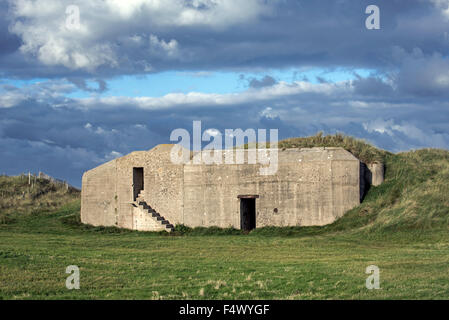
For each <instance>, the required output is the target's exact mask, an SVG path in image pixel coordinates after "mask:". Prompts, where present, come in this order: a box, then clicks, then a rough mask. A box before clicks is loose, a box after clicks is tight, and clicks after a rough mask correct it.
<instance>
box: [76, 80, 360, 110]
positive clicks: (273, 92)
mask: <svg viewBox="0 0 449 320" xmlns="http://www.w3.org/2000/svg"><path fill="white" fill-rule="evenodd" d="M352 91H353V87H352V86H351V84H350V82H339V83H334V84H332V83H320V84H312V83H309V82H304V81H297V82H293V83H291V84H289V83H286V82H279V83H277V84H275V85H273V86H271V87H263V88H260V89H249V90H247V91H244V92H241V93H227V94H217V93H201V92H189V93H186V94H185V93H170V94H167V95H165V96H162V97H118V96H114V97H102V98H99V97H92V98H83V99H77V101H78V102H79V104H80V105H82V106H85V107H88V108H96V107H97V106H99V105H103V106H110V107H115V106H123V105H134V106H137V107H138V108H142V109H148V110H157V109H169V108H173V107H178V106H196V107H201V106H208V107H213V106H224V105H235V104H243V103H250V102H253V103H257V102H263V101H270V100H273V99H278V98H282V97H284V98H286V97H289V96H294V95H301V94H308V95H320V96H321V97H322V98H324V97H326V96H329V97H331V95H335V96H340V97H341V96H344V95H347V94H350V93H351V92H352Z"/></svg>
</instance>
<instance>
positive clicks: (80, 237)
mask: <svg viewBox="0 0 449 320" xmlns="http://www.w3.org/2000/svg"><path fill="white" fill-rule="evenodd" d="M384 163H385V166H386V180H385V183H384V184H382V185H381V186H379V187H373V188H371V189H370V190H369V193H368V194H367V196H366V198H365V201H364V202H363V203H362V204H361V205H360V206H359V207H357V208H355V209H353V210H351V211H350V212H348V213H347V214H346V215H345V216H344V217H343V218H341V219H339V220H338V221H336V222H335V223H333V224H331V225H328V226H325V227H302V228H301V227H291V228H275V227H270V228H261V229H256V230H254V231H253V232H251V233H249V234H245V233H243V232H241V231H239V230H235V229H219V228H194V229H191V228H187V227H185V226H177V228H176V231H175V232H174V233H173V234H167V233H152V232H136V231H128V230H121V229H116V228H98V227H97V228H94V227H90V226H84V225H81V224H80V223H79V200H76V199H75V200H73V201H71V202H69V203H68V204H66V205H64V206H63V207H61V208H59V209H58V210H56V211H52V210H50V211H48V212H42V211H40V212H38V213H35V214H21V215H18V214H17V215H16V216H15V220H14V221H13V222H10V223H7V224H3V225H0V299H1V298H2V299H113V298H124V299H449V187H448V184H447V181H448V179H449V152H448V151H444V150H419V151H414V152H407V153H400V154H397V155H393V154H389V153H385V156H384ZM372 264H374V265H377V266H378V267H379V268H380V282H381V283H380V284H381V289H380V290H368V289H366V288H365V279H366V277H367V276H368V275H367V274H365V269H366V267H367V266H369V265H372ZM68 265H78V266H79V267H80V271H81V289H80V290H67V289H66V288H65V279H66V277H67V276H68V275H67V274H65V269H66V267H67V266H68Z"/></svg>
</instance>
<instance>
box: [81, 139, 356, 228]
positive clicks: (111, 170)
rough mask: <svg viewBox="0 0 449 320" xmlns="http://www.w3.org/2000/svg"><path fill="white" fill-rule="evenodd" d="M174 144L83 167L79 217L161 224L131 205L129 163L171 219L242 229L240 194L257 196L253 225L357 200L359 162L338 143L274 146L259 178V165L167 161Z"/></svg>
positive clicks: (300, 219) (310, 221)
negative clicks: (274, 155) (274, 163)
mask: <svg viewBox="0 0 449 320" xmlns="http://www.w3.org/2000/svg"><path fill="white" fill-rule="evenodd" d="M172 146H173V145H159V146H157V147H155V148H153V149H152V150H150V151H139V152H133V153H131V154H129V155H127V156H124V157H122V158H119V159H116V160H114V161H111V162H108V163H106V164H104V165H102V166H100V167H98V168H95V169H92V170H90V171H88V172H86V173H85V174H84V176H83V189H82V208H81V219H82V222H83V223H88V224H92V225H104V226H112V225H115V226H118V227H122V228H128V229H135V230H149V231H153V230H160V228H161V226H160V225H158V224H157V223H156V224H155V223H154V220H152V219H151V217H146V216H145V214H143V213H142V211H139V209H138V208H136V207H135V206H133V202H134V201H133V200H134V199H133V198H134V195H133V168H134V167H135V168H143V170H144V190H143V191H142V193H141V194H143V196H144V199H145V201H146V203H148V204H149V205H151V207H152V208H154V209H155V210H156V211H157V212H159V213H160V214H161V215H163V216H164V217H165V218H166V219H167V220H169V222H170V223H171V224H174V225H176V224H180V223H182V224H185V225H187V226H191V227H195V226H219V227H229V226H232V227H235V228H240V200H239V199H238V196H239V195H258V196H259V197H258V199H257V200H256V226H257V227H262V226H299V225H300V226H312V225H325V224H328V223H332V222H333V221H335V219H337V218H338V217H341V216H342V215H343V214H344V213H345V212H346V211H348V210H350V209H352V208H353V207H355V206H357V205H358V204H359V203H360V194H361V190H360V187H361V180H360V179H361V171H362V170H361V168H360V161H359V160H358V159H357V158H355V157H354V156H353V155H352V154H350V153H349V152H347V151H345V150H344V149H342V148H311V149H301V150H297V149H287V150H277V152H278V171H277V173H276V174H274V175H268V176H263V175H260V172H259V168H260V165H259V164H220V165H217V164H214V165H206V164H186V165H183V164H173V163H172V162H171V161H170V151H171V148H172ZM204 153H209V152H208V151H203V152H202V153H199V154H196V155H195V157H200V156H203V154H204ZM244 153H245V159H247V156H248V154H247V151H244ZM362 179H364V178H363V176H362Z"/></svg>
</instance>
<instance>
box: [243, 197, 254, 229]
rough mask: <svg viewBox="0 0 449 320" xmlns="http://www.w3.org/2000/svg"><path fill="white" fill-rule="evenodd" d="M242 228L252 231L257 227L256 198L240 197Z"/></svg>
mask: <svg viewBox="0 0 449 320" xmlns="http://www.w3.org/2000/svg"><path fill="white" fill-rule="evenodd" d="M240 228H241V229H242V230H245V231H250V230H253V229H255V228H256V198H255V197H253V198H240Z"/></svg>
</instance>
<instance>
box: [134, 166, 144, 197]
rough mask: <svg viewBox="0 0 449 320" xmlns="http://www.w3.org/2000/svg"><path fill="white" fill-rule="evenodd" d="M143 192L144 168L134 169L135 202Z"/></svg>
mask: <svg viewBox="0 0 449 320" xmlns="http://www.w3.org/2000/svg"><path fill="white" fill-rule="evenodd" d="M142 190H143V168H133V193H134V201H136V199H137V197H138V196H139V193H140V191H142Z"/></svg>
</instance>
